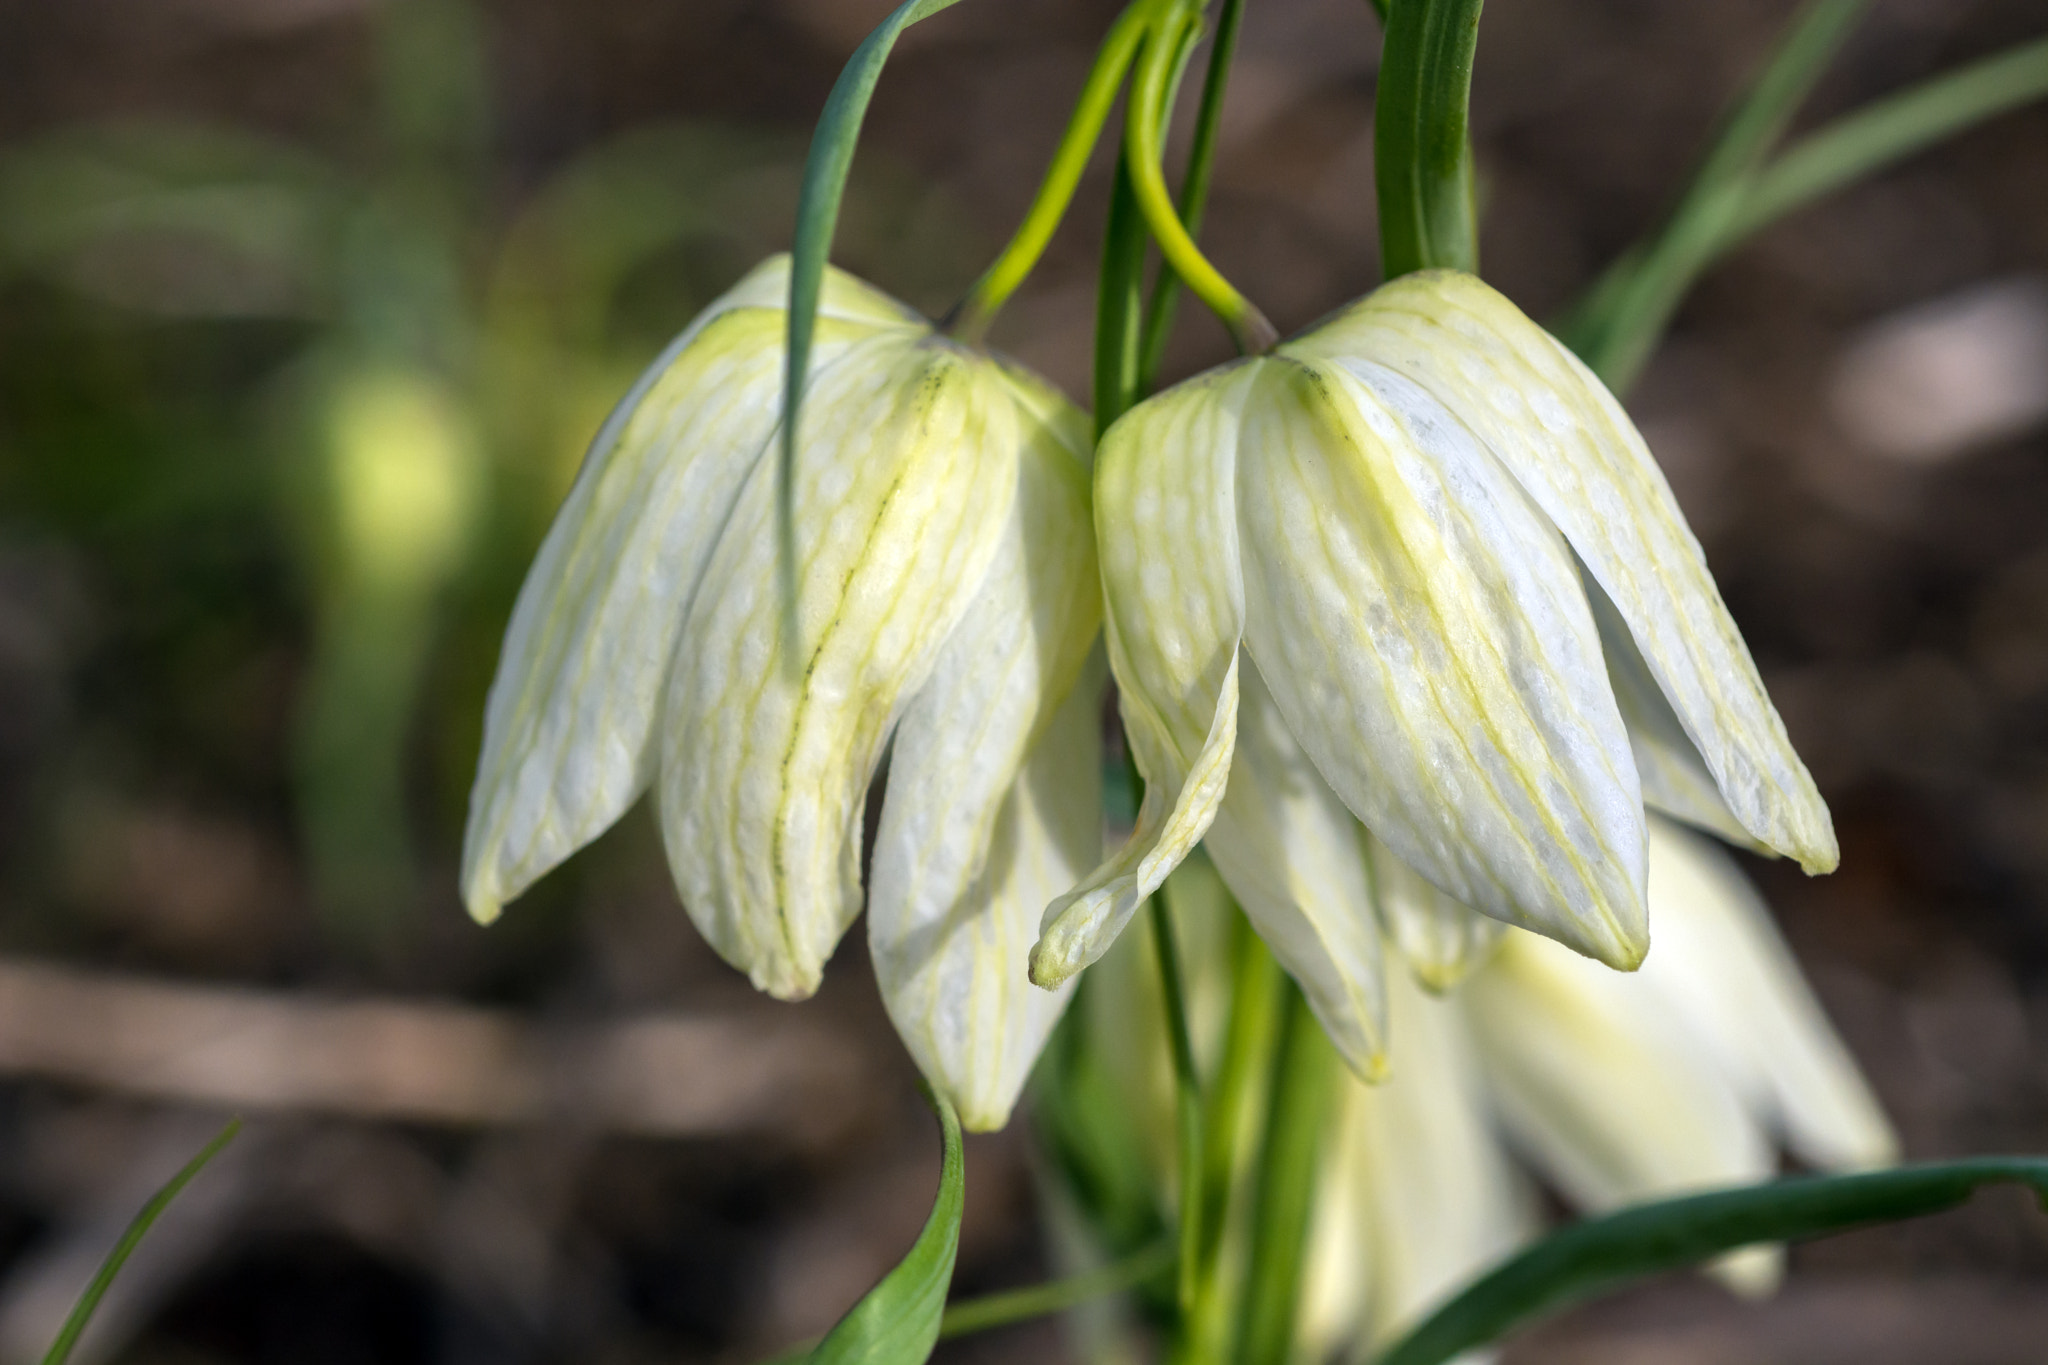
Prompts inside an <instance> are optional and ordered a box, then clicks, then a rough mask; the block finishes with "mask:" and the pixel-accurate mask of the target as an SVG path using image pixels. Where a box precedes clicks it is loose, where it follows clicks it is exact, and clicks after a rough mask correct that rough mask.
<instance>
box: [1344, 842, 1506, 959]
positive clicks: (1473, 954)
mask: <svg viewBox="0 0 2048 1365" xmlns="http://www.w3.org/2000/svg"><path fill="white" fill-rule="evenodd" d="M1365 838H1366V855H1367V861H1368V863H1369V864H1370V865H1371V867H1372V891H1373V903H1374V904H1375V905H1376V906H1377V907H1378V909H1379V920H1380V924H1381V925H1382V926H1383V927H1384V928H1385V929H1386V932H1387V937H1388V938H1390V939H1392V940H1393V941H1394V947H1395V948H1396V949H1398V950H1399V951H1400V954H1401V956H1402V957H1404V958H1406V959H1407V961H1408V969H1409V971H1411V972H1413V973H1414V974H1415V979H1416V981H1417V982H1418V983H1420V984H1421V986H1422V987H1423V989H1425V990H1427V991H1430V992H1432V993H1433V994H1438V995H1441V994H1442V993H1444V992H1445V991H1448V990H1449V989H1451V987H1453V986H1455V985H1457V984H1458V983H1459V982H1460V981H1463V980H1464V979H1465V978H1466V977H1467V976H1469V975H1471V973H1472V971H1473V969H1474V968H1476V967H1479V966H1482V965H1484V964H1485V962H1486V959H1487V958H1489V957H1491V956H1492V955H1493V950H1494V947H1495V946H1496V945H1497V944H1499V942H1500V939H1501V935H1502V934H1505V933H1506V932H1507V928H1508V927H1507V925H1505V924H1503V923H1501V922H1500V921H1499V920H1497V919H1495V918H1493V917H1492V916H1491V915H1482V914H1480V913H1479V912H1478V911H1477V910H1471V909H1468V908H1466V907H1465V906H1463V905H1461V904H1459V903H1458V902H1457V901H1455V900H1453V899H1452V898H1451V897H1449V896H1446V895H1445V894H1444V893H1443V892H1441V891H1439V890H1437V888H1436V887H1434V886H1432V885H1431V884H1430V882H1429V879H1428V878H1426V877H1424V876H1423V875H1422V874H1421V873H1419V872H1417V871H1416V870H1415V869H1414V868H1412V867H1410V866H1408V864H1406V863H1404V862H1402V861H1401V859H1400V857H1399V856H1398V855H1397V854H1396V853H1395V852H1394V850H1392V849H1391V848H1388V847H1387V846H1386V844H1384V843H1382V842H1381V841H1380V839H1379V837H1378V836H1377V835H1374V834H1371V833H1367V834H1366V836H1365Z"/></svg>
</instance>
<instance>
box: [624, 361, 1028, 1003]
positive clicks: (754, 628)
mask: <svg viewBox="0 0 2048 1365" xmlns="http://www.w3.org/2000/svg"><path fill="white" fill-rule="evenodd" d="M821 331H822V327H821ZM805 414H806V420H805V432H806V435H805V440H804V445H803V449H802V450H801V451H800V452H799V457H798V461H797V468H796V487H795V501H796V515H797V525H798V526H799V527H800V528H802V531H803V534H802V536H801V537H800V539H799V552H800V558H799V563H798V565H797V618H798V621H797V624H798V637H797V638H798V642H799V644H798V649H799V653H798V655H797V657H796V658H794V659H786V658H784V657H783V655H782V650H783V648H784V644H783V641H782V637H781V633H780V629H779V624H778V623H779V614H778V613H779V604H778V599H777V596H776V592H775V583H776V575H775V554H776V548H775V546H776V539H775V536H774V534H773V515H774V491H775V490H774V464H773V462H772V461H762V462H761V463H760V464H758V465H757V466H756V467H755V470H754V473H753V477H752V478H751V479H750V480H749V482H748V484H747V486H746V488H745V489H744V490H743V491H742V492H741V494H740V496H739V499H738V500H737V502H736V503H735V505H734V507H733V509H732V513H731V515H730V517H729V518H728V519H727V521H726V524H725V527H724V530H723V532H722V534H721V536H720V539H719V542H718V546H717V549H716V550H715V551H714V552H713V554H712V557H711V560H710V562H709V563H708V564H707V566H706V568H705V571H704V576H703V580H702V582H701V583H700V584H699V587H698V591H697V594H696V597H695V599H694V600H693V601H692V603H691V605H690V609H689V614H688V617H687V619H686V621H685V623H684V627H683V633H682V638H681V640H680V642H679V645H678V650H677V654H676V658H675V661H674V665H673V668H672V671H671V674H670V680H669V686H668V691H667V696H666V699H665V702H664V723H663V727H662V736H661V738H662V753H661V774H660V782H659V796H660V815H661V824H662V831H663V836H664V840H665V843H666V846H667V850H668V856H669V865H670V869H671V870H672V871H673V872H674V874H675V877H676V885H677V889H678V891H679V892H680V893H681V894H682V898H683V904H684V906H685V908H686V909H688V911H689V912H690V915H691V918H692V919H693V920H694V921H695V922H696V924H697V926H698V928H699V929H700V930H701V931H702V932H703V933H704V936H705V937H706V938H707V939H708V940H709V941H710V942H711V944H712V946H713V947H714V948H716V949H717V950H718V952H719V953H720V954H721V955H722V956H724V957H725V958H726V960H727V961H729V962H731V963H733V964H734V965H735V966H737V967H739V968H740V969H741V970H743V971H745V972H746V973H747V974H748V976H749V978H750V979H751V980H752V981H753V982H754V984H755V985H756V986H757V987H758V988H760V989H762V990H766V991H769V992H770V993H772V994H775V995H778V996H783V997H785V998H800V997H802V996H805V995H808V994H809V993H810V992H812V991H813V990H815V989H816V988H817V984H818V980H819V977H820V974H821V973H822V971H823V968H824V963H825V959H826V958H827V957H829V956H830V954H831V952H832V949H833V947H834V945H836V944H837V942H838V940H839V937H840V935H841V934H842V933H843V932H844V931H845V929H846V926H847V924H848V923H849V922H851V920H852V919H853V917H854V915H855V914H856V913H858V911H859V908H860V885H859V870H860V844H861V834H860V831H861V813H862V804H863V802H864V800H865V798H866V792H867V786H868V781H869V778H870V777H871V776H872V774H873V772H874V768H875V764H876V761H877V760H878V759H879V757H880V755H881V750H882V745H883V743H884V742H885V741H886V740H887V738H888V735H889V731H890V729H891V727H892V726H893V725H894V723H895V721H896V719H897V716H898V715H899V714H900V712H901V710H902V708H903V706H904V705H905V704H906V703H907V702H908V701H909V700H910V698H911V696H912V695H914V694H915V692H916V690H917V688H918V687H919V686H921V685H922V684H923V682H924V680H925V678H926V677H927V676H928V675H929V674H930V672H931V669H932V667H933V665H934V663H935V662H936V660H937V658H938V653H939V649H940V646H941V645H942V644H943V643H944V641H945V639H946V637H947V636H948V635H949V634H950V633H951V632H952V630H953V628H954V627H955V626H956V625H957V624H958V623H959V622H960V619H961V616H962V614H963V613H964V612H965V611H966V610H967V609H968V606H969V605H970V603H971V602H972V601H973V600H974V596H975V593H976V592H977V591H978V590H979V588H980V586H981V583H982V580H983V578H984V577H985V576H986V575H987V573H988V569H989V565H990V563H991V562H992V560H993V559H994V556H995V553H996V547H997V544H998V542H999V541H1000V540H1001V538H1002V528H1003V526H1004V524H1005V522H1006V520H1007V519H1008V517H1009V515H1010V508H1011V502H1012V500H1013V499H1014V498H1015V496H1016V485H1017V472H1016V469H1017V460H1018V453H1019V445H1020V442H1021V439H1022V437H1021V434H1020V432H1019V430H1018V423H1019V414H1018V412H1017V408H1016V404H1015V402H1014V400H1013V399H1012V397H1011V396H1010V393H1009V391H1008V390H1007V388H1006V387H1005V386H1004V384H1003V383H1002V381H1001V379H1000V378H999V376H998V375H997V374H996V372H995V371H994V370H993V369H992V367H990V366H989V365H988V364H987V362H985V361H983V360H981V359H980V358H979V357H976V356H973V355H970V354H967V353H965V352H962V351H961V350H959V349H958V348H956V347H955V346H953V345H952V344H951V343H949V342H945V341H943V340H940V339H938V338H934V337H928V336H926V337H920V336H917V335H914V334H907V335H899V334H895V333H888V332H877V333H875V334H874V335H872V336H870V337H869V338H868V339H867V340H865V341H862V342H860V343H857V345H856V347H855V348H854V349H852V350H850V351H849V353H848V355H847V356H846V357H845V358H844V359H843V360H842V361H841V362H840V363H838V364H836V365H834V366H833V367H831V368H830V369H828V370H826V371H825V372H824V373H822V374H821V375H820V376H819V377H818V378H817V379H815V380H814V381H813V382H812V385H811V389H810V393H809V395H808V397H807V399H806V405H805Z"/></svg>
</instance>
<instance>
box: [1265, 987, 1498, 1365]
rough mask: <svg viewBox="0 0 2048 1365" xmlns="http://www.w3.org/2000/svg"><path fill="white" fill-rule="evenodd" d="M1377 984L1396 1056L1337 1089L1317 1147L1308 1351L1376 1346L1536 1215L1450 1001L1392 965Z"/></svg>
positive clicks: (1329, 1353)
mask: <svg viewBox="0 0 2048 1365" xmlns="http://www.w3.org/2000/svg"><path fill="white" fill-rule="evenodd" d="M1387 996H1388V1004H1389V1007H1390V1011H1391V1015H1392V1027H1393V1030H1394V1036H1395V1037H1396V1038H1397V1039H1399V1043H1398V1048H1399V1061H1398V1065H1396V1066H1395V1068H1394V1071H1393V1074H1392V1075H1390V1076H1389V1077H1388V1078H1387V1080H1386V1081H1385V1082H1384V1083H1383V1084H1380V1085H1374V1086H1365V1085H1347V1086H1346V1087H1345V1088H1344V1095H1343V1098H1342V1100H1341V1101H1340V1108H1339V1110H1338V1113H1337V1115H1336V1116H1335V1122H1334V1124H1333V1126H1332V1128H1331V1130H1330V1135H1329V1137H1328V1139H1327V1140H1326V1145H1325V1147H1324V1156H1323V1170H1324V1173H1325V1174H1324V1179H1323V1183H1322V1185H1321V1187H1320V1188H1321V1191H1322V1193H1321V1194H1320V1196H1319V1197H1318V1199H1317V1201H1316V1212H1315V1215H1314V1220H1313V1222H1312V1224H1311V1229H1312V1230H1311V1233H1310V1235H1311V1237H1312V1238H1314V1241H1313V1243H1312V1244H1311V1245H1312V1247H1313V1248H1314V1250H1313V1252H1312V1254H1311V1255H1310V1257H1309V1259H1308V1266H1309V1271H1308V1275H1309V1279H1308V1282H1307V1284H1306V1285H1305V1286H1304V1294H1303V1297H1304V1300H1305V1302H1304V1305H1303V1312H1304V1318H1305V1319H1306V1320H1305V1321H1304V1323H1303V1328H1304V1337H1303V1341H1302V1345H1304V1346H1305V1347H1307V1348H1308V1350H1307V1351H1306V1352H1305V1354H1306V1356H1307V1358H1308V1359H1312V1360H1328V1359H1331V1358H1332V1357H1333V1356H1335V1355H1336V1354H1337V1351H1336V1348H1337V1347H1339V1346H1341V1345H1343V1344H1345V1339H1346V1338H1355V1339H1356V1345H1358V1346H1360V1347H1363V1348H1365V1350H1366V1352H1369V1353H1370V1354H1377V1352H1378V1350H1379V1349H1380V1348H1381V1347H1384V1346H1386V1345H1388V1344H1389V1343H1390V1342H1391V1341H1392V1340H1393V1339H1394V1337H1396V1336H1398V1335H1399V1334H1400V1333H1402V1332H1404V1331H1406V1330H1408V1329H1409V1328H1410V1327H1412V1326H1414V1325H1415V1324H1416V1322H1418V1321H1419V1320H1420V1319H1421V1318H1422V1317H1423V1316H1424V1315H1425V1314H1427V1313H1429V1312H1430V1311H1431V1310H1433V1309H1434V1308H1435V1307H1436V1306H1437V1304H1438V1303H1439V1302H1440V1301H1441V1300H1442V1299H1443V1298H1444V1297H1446V1296H1447V1295H1448V1294H1450V1293H1451V1292H1452V1291H1453V1290H1456V1289H1458V1288H1461V1287H1462V1286H1463V1285H1464V1284H1465V1283H1466V1282H1468V1281H1469V1280H1470V1279H1471V1278H1472V1277H1473V1276H1474V1275H1476V1274H1477V1273H1478V1272H1479V1271H1481V1270H1483V1269H1485V1268H1486V1267H1487V1266H1489V1265H1491V1264H1493V1263H1494V1262H1495V1261H1497V1260H1499V1259H1500V1258H1501V1257H1503V1256H1505V1255H1507V1254H1508V1253H1509V1252H1510V1251H1512V1250H1514V1249H1515V1247H1516V1246H1518V1245H1520V1244H1521V1243H1522V1242H1523V1241H1524V1240H1526V1239H1527V1238H1529V1237H1530V1236H1532V1235H1533V1234H1534V1233H1535V1231H1536V1229H1537V1226H1538V1219H1537V1210H1536V1204H1535V1199H1534V1196H1533V1192H1532V1191H1531V1190H1530V1189H1529V1188H1528V1186H1527V1183H1526V1182H1525V1181H1524V1180H1523V1179H1522V1178H1521V1177H1520V1176H1519V1174H1518V1172H1516V1170H1515V1169H1514V1167H1513V1165H1512V1163H1510V1161H1509V1160H1508V1157H1507V1153H1506V1151H1505V1150H1504V1149H1503V1148H1502V1146H1501V1142H1500V1139H1499V1138H1498V1137H1497V1136H1496V1134H1495V1132H1494V1129H1493V1124H1492V1120H1491V1116H1490V1115H1489V1114H1488V1113H1487V1109H1486V1098H1485V1094H1484V1090H1483V1085H1484V1082H1483V1078H1482V1075H1481V1072H1480V1065H1479V1059H1478V1057H1477V1056H1476V1055H1475V1053H1474V1050H1473V1045H1472V1038H1471V1035H1470V1031H1469V1028H1468V1027H1467V1025H1466V1022H1465V1019H1464V1016H1463V1011H1462V1010H1461V1009H1460V1007H1459V1006H1458V1004H1457V1002H1455V1001H1443V1000H1433V999H1431V998H1429V997H1427V996H1425V995H1424V994H1423V993H1422V992H1421V991H1419V990H1417V989H1416V987H1415V985H1414V983H1412V982H1410V981H1408V980H1405V979H1403V977H1402V976H1401V974H1399V973H1396V974H1395V976H1394V979H1392V980H1391V981H1389V982H1388V983H1387ZM1353 1358H1361V1357H1360V1356H1357V1355H1354V1357H1353Z"/></svg>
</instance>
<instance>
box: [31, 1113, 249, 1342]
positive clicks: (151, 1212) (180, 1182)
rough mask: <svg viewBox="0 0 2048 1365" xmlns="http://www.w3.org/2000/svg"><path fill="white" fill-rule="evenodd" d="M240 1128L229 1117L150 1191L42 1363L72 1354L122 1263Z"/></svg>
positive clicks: (81, 1295)
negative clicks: (157, 1188)
mask: <svg viewBox="0 0 2048 1365" xmlns="http://www.w3.org/2000/svg"><path fill="white" fill-rule="evenodd" d="M241 1131H242V1121H241V1120H240V1119H231V1120H229V1122H228V1126H227V1127H225V1128H223V1129H221V1130H220V1132H219V1134H218V1135H216V1136H215V1137H214V1139H213V1141H211V1142H209V1143H207V1144H206V1145H205V1146H204V1147H202V1148H200V1149H199V1155H197V1156H195V1157H193V1158H192V1159H191V1160H190V1161H188V1162H186V1163H185V1166H184V1169H183V1170H181V1171H179V1172H178V1173H177V1174H176V1175H174V1176H172V1177H171V1178H170V1180H168V1181H167V1182H165V1184H164V1187H163V1188H162V1189H160V1190H158V1191H157V1192H156V1193H155V1194H153V1195H151V1196H150V1198H149V1202H148V1203H147V1204H144V1205H143V1206H142V1212H140V1213H138V1214H136V1215H135V1221H134V1222H132V1223H130V1224H129V1225H128V1229H127V1231H125V1232H123V1233H122V1234H121V1240H120V1241H118V1242H116V1243H114V1249H113V1250H112V1251H110V1252H108V1253H107V1259H106V1260H104V1261H102V1262H100V1268H99V1272H98V1273H97V1274H95V1275H94V1276H93V1277H92V1283H90V1284H88V1285H87V1286H86V1287H85V1292H84V1293H83V1294H80V1295H79V1296H78V1302H77V1303H76V1304H74V1305H73V1306H72V1309H71V1316H69V1317H67V1318H66V1319H64V1326H63V1328H62V1329H61V1330H59V1331H58V1333H57V1339H56V1340H55V1341H53V1342H51V1343H50V1349H49V1351H48V1352H47V1353H46V1354H45V1355H44V1356H43V1365H64V1362H65V1361H67V1360H69V1359H70V1358H71V1352H72V1349H73V1348H74V1347H76V1346H77V1345H78V1338H79V1337H80V1336H81V1335H83V1334H84V1332H85V1328H86V1324H87V1323H89V1322H91V1321H92V1315H93V1312H94V1311H95V1310H96V1309H98V1307H99V1306H100V1300H101V1299H103V1298H105V1297H106V1296H107V1290H108V1288H109V1287H111V1286H112V1285H113V1283H114V1277H115V1276H116V1275H118V1274H120V1273H121V1267H122V1266H124V1265H126V1264H127V1263H128V1258H129V1257H130V1256H131V1255H133V1254H134V1253H135V1248H136V1247H137V1246H139V1245H140V1244H141V1242H142V1239H143V1236H144V1235H145V1234H147V1233H148V1231H149V1229H150V1227H151V1225H152V1224H154V1223H155V1222H156V1220H157V1219H158V1218H159V1217H160V1216H162V1214H163V1211H164V1210H165V1209H166V1208H169V1207H170V1203H171V1201H172V1200H173V1199H176V1198H177V1197H178V1193H179V1191H181V1190H183V1189H184V1188H185V1187H186V1186H187V1185H189V1184H191V1183H192V1178H193V1177H194V1176H196V1175H198V1174H199V1173H200V1172H201V1171H203V1170H205V1169H206V1164H207V1163H208V1162H209V1161H212V1160H213V1159H214V1158H215V1157H216V1156H219V1155H220V1151H221V1149H222V1148H223V1147H225V1146H227V1145H228V1144H229V1143H230V1142H232V1141H234V1139H235V1134H236V1133H239V1132H241Z"/></svg>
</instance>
